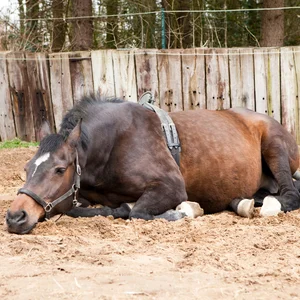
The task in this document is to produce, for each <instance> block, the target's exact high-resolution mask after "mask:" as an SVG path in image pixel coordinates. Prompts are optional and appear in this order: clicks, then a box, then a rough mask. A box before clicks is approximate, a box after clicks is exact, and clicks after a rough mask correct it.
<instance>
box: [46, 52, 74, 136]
mask: <svg viewBox="0 0 300 300" xmlns="http://www.w3.org/2000/svg"><path fill="white" fill-rule="evenodd" d="M49 63H50V82H51V85H50V87H51V95H52V107H53V114H54V120H55V126H56V130H57V131H58V130H59V127H60V123H61V121H62V118H63V116H64V114H65V113H66V112H67V111H68V110H69V109H71V108H72V107H73V95H72V85H71V74H70V63H69V54H68V53H53V54H49Z"/></svg>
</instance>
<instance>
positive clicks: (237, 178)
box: [180, 124, 262, 213]
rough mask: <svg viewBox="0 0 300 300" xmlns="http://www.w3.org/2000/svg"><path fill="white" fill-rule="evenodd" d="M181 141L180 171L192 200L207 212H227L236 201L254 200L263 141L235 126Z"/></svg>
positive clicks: (191, 136)
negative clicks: (231, 203) (232, 202)
mask: <svg viewBox="0 0 300 300" xmlns="http://www.w3.org/2000/svg"><path fill="white" fill-rule="evenodd" d="M216 125H219V126H220V127H221V126H222V125H223V126H224V124H216ZM194 126H195V124H194ZM221 128H222V127H221ZM181 142H182V154H181V162H180V163H181V168H180V169H181V172H182V175H183V177H184V180H185V184H186V190H187V194H188V199H189V201H195V202H198V203H199V204H200V205H201V207H202V208H203V209H204V212H205V213H215V212H219V211H222V210H225V209H226V208H227V207H228V205H229V203H230V202H231V201H232V200H233V199H235V198H251V197H252V196H253V195H254V194H255V192H256V191H257V190H258V189H259V186H260V181H261V176H262V165H261V146H260V139H259V138H257V137H255V136H250V137H249V136H248V135H246V134H244V133H243V132H241V131H240V130H239V129H235V128H234V127H232V128H228V129H227V130H226V131H217V130H215V131H213V132H212V131H210V130H207V131H202V132H200V134H199V135H198V136H197V135H196V137H195V133H194V134H193V135H192V134H187V135H183V138H181Z"/></svg>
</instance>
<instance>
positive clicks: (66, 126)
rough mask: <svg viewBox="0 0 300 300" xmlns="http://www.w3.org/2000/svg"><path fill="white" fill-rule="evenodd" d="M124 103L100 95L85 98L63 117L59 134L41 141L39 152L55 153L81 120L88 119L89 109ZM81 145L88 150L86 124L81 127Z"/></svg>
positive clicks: (51, 135)
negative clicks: (96, 106) (106, 104)
mask: <svg viewBox="0 0 300 300" xmlns="http://www.w3.org/2000/svg"><path fill="white" fill-rule="evenodd" d="M123 102H124V101H123V100H121V99H118V98H113V97H101V96H100V95H95V94H90V95H88V96H83V97H82V98H81V100H80V102H78V103H77V104H76V105H75V106H74V107H73V108H71V109H70V110H69V111H68V112H67V113H66V114H65V116H64V117H63V119H62V122H61V125H60V130H59V132H58V134H50V135H49V136H47V137H46V138H45V139H44V140H42V141H41V144H40V147H39V152H40V154H42V153H46V152H54V151H55V150H56V149H58V148H59V147H60V146H61V145H62V144H63V143H64V142H65V141H66V139H67V138H68V136H69V134H70V132H71V131H72V130H73V129H74V127H75V126H76V125H77V123H78V122H79V121H80V119H85V118H86V117H88V113H89V109H90V108H91V106H94V105H101V104H104V103H123ZM80 139H81V145H82V148H83V150H87V148H88V144H89V137H88V134H87V130H86V128H85V126H84V124H82V125H81V136H80Z"/></svg>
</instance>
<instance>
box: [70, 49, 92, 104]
mask: <svg viewBox="0 0 300 300" xmlns="http://www.w3.org/2000/svg"><path fill="white" fill-rule="evenodd" d="M69 59H70V73H71V83H72V91H73V102H74V104H75V103H78V102H79V101H80V100H81V98H82V96H84V95H89V94H91V93H92V92H93V91H94V87H93V72H92V63H91V53H90V52H88V51H84V52H76V53H75V52H74V53H70V54H69Z"/></svg>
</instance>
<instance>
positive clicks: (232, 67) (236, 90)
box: [228, 49, 243, 107]
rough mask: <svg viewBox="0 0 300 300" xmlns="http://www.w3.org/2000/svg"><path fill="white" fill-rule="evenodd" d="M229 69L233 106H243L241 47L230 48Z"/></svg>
mask: <svg viewBox="0 0 300 300" xmlns="http://www.w3.org/2000/svg"><path fill="white" fill-rule="evenodd" d="M228 59H229V71H230V95H231V106H232V107H240V106H243V101H242V99H243V96H242V88H243V86H242V80H241V57H240V52H239V49H229V50H228Z"/></svg>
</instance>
